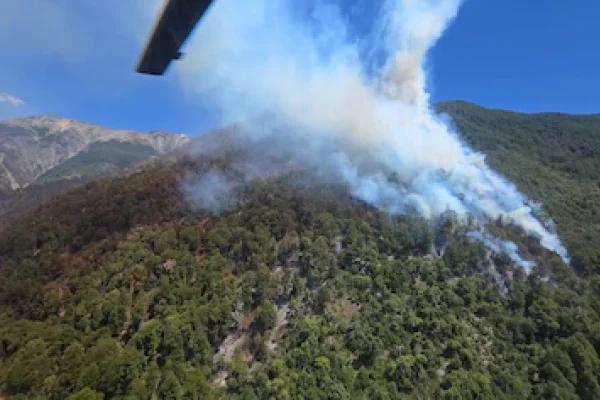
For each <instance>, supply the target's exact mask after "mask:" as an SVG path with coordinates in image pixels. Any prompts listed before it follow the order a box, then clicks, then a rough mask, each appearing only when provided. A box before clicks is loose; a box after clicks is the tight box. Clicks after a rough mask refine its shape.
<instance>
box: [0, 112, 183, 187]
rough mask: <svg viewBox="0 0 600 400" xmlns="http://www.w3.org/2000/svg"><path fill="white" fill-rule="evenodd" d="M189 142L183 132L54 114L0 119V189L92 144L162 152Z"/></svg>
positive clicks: (29, 180)
mask: <svg viewBox="0 0 600 400" xmlns="http://www.w3.org/2000/svg"><path fill="white" fill-rule="evenodd" d="M189 141H190V138H189V137H188V136H186V135H183V134H169V133H164V132H150V133H140V132H132V131H126V130H118V129H108V128H104V127H101V126H97V125H92V124H87V123H83V122H79V121H75V120H71V119H63V118H58V117H54V116H36V117H29V118H19V119H10V120H4V121H0V192H2V191H4V192H6V191H12V190H15V189H19V188H24V187H27V186H28V185H30V184H31V183H33V182H35V180H36V179H37V178H38V177H40V176H41V175H43V174H44V173H46V172H47V171H49V170H51V169H53V168H55V167H57V166H59V165H60V164H61V163H64V162H65V161H67V160H69V159H71V158H73V157H75V156H76V155H78V154H80V153H81V152H83V151H87V150H88V149H89V148H90V146H91V145H92V144H97V143H103V142H111V143H115V142H122V143H129V144H137V145H142V146H150V147H152V148H153V149H154V150H155V151H156V153H157V154H162V153H166V152H169V151H172V150H175V149H178V148H181V147H182V146H184V145H185V144H186V143H188V142H189Z"/></svg>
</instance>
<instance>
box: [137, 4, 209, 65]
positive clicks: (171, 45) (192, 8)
mask: <svg viewBox="0 0 600 400" xmlns="http://www.w3.org/2000/svg"><path fill="white" fill-rule="evenodd" d="M213 1H214V0H169V1H168V2H167V3H166V5H165V7H164V9H163V12H162V14H161V15H160V17H159V19H158V20H157V23H156V26H155V28H154V31H153V33H152V35H151V36H150V38H149V39H148V42H147V44H146V47H145V49H144V52H143V54H142V56H141V58H140V60H139V62H138V64H137V66H136V68H135V69H136V71H137V72H139V73H142V74H150V75H162V74H164V73H165V71H166V69H167V68H168V66H169V64H170V63H171V61H172V60H177V59H179V58H180V57H181V52H180V50H181V46H183V43H184V42H185V41H186V40H187V38H188V37H189V36H190V34H191V33H192V31H193V30H194V27H195V26H196V24H197V23H198V21H200V18H202V16H203V15H204V13H206V11H207V10H208V8H209V7H210V5H211V3H212V2H213Z"/></svg>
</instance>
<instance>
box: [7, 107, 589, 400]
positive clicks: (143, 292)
mask: <svg viewBox="0 0 600 400" xmlns="http://www.w3.org/2000/svg"><path fill="white" fill-rule="evenodd" d="M440 106H441V108H443V109H444V110H445V111H447V112H448V113H454V114H455V115H456V118H455V120H456V123H457V125H458V126H461V127H462V128H463V129H464V128H469V129H472V130H469V131H466V130H465V132H464V136H465V138H466V140H468V141H469V142H470V143H473V145H474V146H476V148H478V149H480V150H486V151H488V152H490V162H493V163H494V166H495V167H496V168H497V169H498V170H499V171H500V172H501V173H503V174H505V175H508V176H512V175H513V174H514V175H515V176H517V175H519V176H520V178H519V179H518V180H517V182H518V184H519V187H520V188H521V189H522V190H523V191H525V192H526V193H528V194H530V195H532V196H533V197H534V198H537V199H539V200H543V202H544V204H548V206H547V208H548V210H550V211H552V212H554V211H557V210H558V212H557V214H556V215H554V214H552V212H551V213H550V216H552V217H555V218H556V220H557V221H558V225H559V227H558V228H559V231H560V232H561V234H562V235H564V236H565V237H567V238H569V240H568V246H569V251H570V252H571V253H576V254H579V255H578V262H577V263H575V262H574V264H575V265H574V267H575V268H570V267H569V266H567V265H565V264H564V263H563V262H562V261H561V259H560V257H558V256H557V255H556V254H553V253H551V252H549V251H546V250H544V248H543V247H541V246H540V244H539V242H538V240H537V239H535V238H532V237H530V236H528V235H525V234H524V232H522V231H520V230H518V229H516V228H514V227H510V226H505V225H503V224H499V225H498V226H494V227H493V228H494V229H495V232H494V233H495V234H497V235H498V236H500V237H505V238H508V239H510V240H511V241H513V242H514V243H516V245H518V246H519V248H520V250H521V251H522V253H523V254H524V255H526V256H527V257H528V258H531V259H534V260H535V261H536V262H537V266H536V267H535V268H533V269H532V271H531V273H530V274H526V273H525V271H524V270H523V269H522V268H520V267H519V266H518V265H515V264H514V263H513V262H511V259H510V258H509V257H506V255H505V254H502V253H494V252H490V250H489V249H487V248H485V246H483V245H482V244H481V243H479V242H474V241H471V240H469V237H468V235H466V233H465V232H467V231H468V230H469V229H470V228H471V227H469V226H468V223H467V224H466V225H464V226H460V225H458V224H457V223H456V221H454V220H453V218H452V215H449V216H448V218H447V219H443V220H442V221H440V222H439V223H438V224H437V225H436V224H432V222H431V221H430V220H426V219H424V218H422V217H418V216H415V215H413V216H401V215H396V216H392V215H388V214H386V213H383V212H380V211H379V210H377V209H375V208H373V207H371V206H369V205H367V204H365V203H363V202H361V201H359V200H357V199H356V198H354V197H353V196H351V194H350V192H349V191H348V188H346V187H344V186H343V185H338V184H336V183H335V182H331V181H326V182H322V181H320V180H319V179H315V177H314V176H313V175H310V171H302V170H294V169H290V170H289V171H287V172H286V173H284V174H278V175H275V176H261V177H260V178H259V179H253V180H251V181H241V182H238V180H239V179H240V175H238V174H236V173H237V172H238V170H237V169H236V168H238V167H239V160H240V157H243V155H244V154H243V150H244V149H243V148H242V149H241V151H242V153H240V152H238V150H237V149H234V150H233V151H227V152H224V153H222V154H212V153H211V152H206V151H204V152H199V153H198V154H194V156H193V157H181V158H180V159H177V160H169V161H165V162H158V163H154V165H151V166H148V167H147V168H144V169H143V170H140V171H138V172H136V173H132V174H128V175H127V176H121V177H117V178H114V179H101V180H95V181H93V182H89V183H87V184H85V185H82V186H80V187H78V188H75V189H71V190H69V191H68V192H67V193H65V194H62V195H59V196H56V197H55V198H53V199H51V200H50V201H48V202H46V203H45V204H43V205H42V206H41V207H39V208H38V209H37V210H35V211H34V212H32V213H29V214H28V215H26V216H23V217H22V218H19V220H17V221H15V222H13V223H12V224H11V225H10V226H8V227H7V229H6V230H4V231H1V230H0V397H2V396H3V397H4V398H6V399H7V400H8V399H22V398H33V399H36V398H40V399H42V398H43V399H102V398H104V399H239V400H242V399H244V400H249V399H318V400H320V399H350V398H357V399H412V398H425V399H430V398H439V399H473V398H476V399H577V398H581V399H597V398H600V356H599V354H600V313H599V311H598V310H600V297H599V293H600V267H599V265H600V264H599V263H598V262H597V260H596V259H594V256H593V255H594V254H597V251H598V248H599V247H600V245H598V244H597V243H594V242H593V241H589V240H588V238H587V236H588V235H590V234H592V233H593V232H595V231H594V230H595V229H596V227H597V226H598V224H600V215H598V214H597V213H594V212H593V210H595V207H597V205H598V203H596V202H595V197H593V193H592V194H591V195H590V197H582V196H588V195H578V194H575V193H571V196H573V198H574V199H575V200H574V202H575V205H573V206H566V207H563V208H560V207H558V206H559V205H560V204H561V202H562V200H563V199H564V198H567V196H568V195H569V194H568V193H564V192H565V191H566V190H572V189H573V188H578V187H591V186H588V185H592V183H594V182H596V181H595V180H594V179H595V178H594V177H593V176H589V175H588V174H587V171H588V168H590V167H586V168H582V167H581V166H580V164H579V162H582V163H584V164H585V165H588V164H590V165H593V161H592V160H586V158H585V157H584V158H583V159H580V161H577V160H571V159H570V158H568V157H567V158H566V159H565V160H564V161H561V160H557V159H554V158H552V157H549V155H550V154H553V152H554V151H555V150H556V149H558V148H560V147H561V146H564V145H565V142H564V141H563V138H564V137H565V136H564V135H567V137H569V138H570V139H569V142H568V146H572V149H573V151H574V152H575V153H577V152H578V151H583V150H584V149H586V148H587V149H586V151H590V152H594V151H598V150H599V149H598V148H597V147H595V146H596V144H595V142H594V140H595V136H594V135H595V134H594V132H595V131H594V129H595V122H594V120H593V119H591V120H590V119H589V118H587V117H582V118H579V117H572V116H561V115H551V116H550V117H548V118H547V117H545V116H542V117H540V116H535V115H533V116H526V115H520V114H513V113H506V112H499V111H494V110H486V109H483V108H480V107H476V106H474V105H471V104H467V103H447V104H443V105H440ZM538 118H541V119H538ZM540 120H541V121H543V124H540V123H539V122H538V123H536V122H535V121H540ZM571 121H576V122H577V123H573V124H571ZM556 132H561V133H562V135H555V133H556ZM209 138H210V139H211V140H215V139H216V136H214V135H213V136H209ZM507 138H510V139H507ZM530 140H534V141H542V142H543V144H541V145H540V146H539V147H537V148H533V147H532V146H529V145H526V143H528V141H530ZM584 143H585V145H584ZM494 146H495V147H494ZM556 154H558V155H560V154H561V153H560V152H559V151H557V152H556ZM586 154H588V153H586ZM504 157H511V158H509V159H505V158H504ZM565 164H566V165H569V167H566V166H565ZM563 167H565V168H563ZM215 171H219V172H220V173H221V175H219V176H221V177H227V178H228V179H229V180H228V182H229V183H230V186H231V187H232V192H230V193H229V194H231V195H232V197H233V198H235V199H236V201H235V202H232V203H231V204H229V206H228V207H227V208H225V209H222V210H220V211H221V212H220V213H219V214H214V213H211V212H209V210H207V207H206V206H207V205H208V204H206V203H202V202H199V203H191V202H189V201H188V198H186V190H185V188H186V184H187V183H190V182H197V181H201V180H203V179H204V178H205V177H206V176H212V177H213V178H214V177H215V175H214V173H215ZM211 174H213V175H211ZM557 177H558V179H566V177H568V178H569V182H567V181H562V180H559V181H555V180H556V178H557ZM212 182H214V181H212ZM236 182H237V183H236ZM221 183H222V182H221ZM563 184H564V185H568V186H562V185H563ZM538 190H539V191H541V192H540V193H543V195H544V197H543V198H538V197H535V194H536V193H538V192H537V191H538ZM206 199H208V198H206ZM582 199H586V200H587V202H586V203H583V200H582ZM585 210H588V211H587V212H589V214H586V220H585V221H582V220H581V219H580V218H581V217H580V216H579V215H578V214H579V213H580V212H584V211H585ZM571 220H572V221H574V222H571V223H569V221H571ZM432 246H433V247H435V246H438V247H439V246H443V250H444V251H443V252H437V251H435V252H432V251H431V249H432ZM578 249H586V250H585V252H583V253H578V251H579V250H578Z"/></svg>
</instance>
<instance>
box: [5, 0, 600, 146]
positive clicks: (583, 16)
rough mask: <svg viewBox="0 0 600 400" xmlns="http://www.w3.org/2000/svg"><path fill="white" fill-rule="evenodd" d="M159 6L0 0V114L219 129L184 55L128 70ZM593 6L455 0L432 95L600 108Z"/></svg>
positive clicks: (538, 107) (495, 103) (590, 0)
mask: <svg viewBox="0 0 600 400" xmlns="http://www.w3.org/2000/svg"><path fill="white" fill-rule="evenodd" d="M273 1H276V0H273ZM348 1H350V0H348ZM159 9H160V1H159V0H128V1H126V2H123V1H121V0H105V1H103V2H99V1H97V0H78V1H69V2H67V1H61V0H19V1H13V0H0V118H2V119H3V118H11V117H20V116H28V115H37V114H52V115H58V116H61V117H65V118H73V119H78V120H82V121H86V122H91V123H96V124H100V125H103V126H107V127H114V128H123V129H131V130H139V131H148V130H158V131H169V132H184V133H188V134H192V135H195V134H201V133H203V132H205V131H207V130H210V129H213V128H216V127H218V126H219V124H220V116H219V111H218V109H216V108H215V107H214V106H211V104H210V103H209V102H207V101H203V99H202V98H200V97H198V96H197V95H196V94H194V93H193V92H192V91H191V90H189V88H188V87H186V84H185V82H184V81H183V80H181V79H178V70H180V69H181V68H184V64H185V62H186V61H185V58H184V59H183V60H182V61H179V62H177V63H175V64H173V65H172V67H171V68H170V70H169V71H168V73H167V75H166V76H164V77H160V78H159V77H154V76H145V75H139V74H136V73H135V72H134V66H135V64H136V61H137V59H138V57H139V53H140V51H141V49H142V46H143V44H144V42H145V40H146V36H147V35H148V34H149V33H150V30H151V28H152V25H153V23H154V18H155V17H156V15H157V13H158V11H159ZM598 15H600V2H598V1H597V0H578V1H576V2H565V1H564V0H544V1H542V0H530V1H523V0H466V1H465V3H464V4H463V6H462V7H461V9H460V11H459V14H458V17H457V18H456V19H455V21H454V22H453V23H452V25H451V26H450V27H449V29H448V30H447V31H446V32H445V34H444V36H443V37H442V38H441V39H440V40H439V42H438V43H437V45H436V46H435V48H434V49H433V50H432V52H431V53H430V57H429V60H428V69H429V76H428V82H429V90H430V92H431V94H432V100H433V101H440V100H449V99H462V100H468V101H472V102H475V103H478V104H481V105H483V106H487V107H494V108H505V109H511V110H516V111H523V112H539V111H561V112H569V113H598V112H600V96H598V93H600V76H599V75H598V71H600V41H599V40H598V38H600V24H598V23H597V16H598ZM207 18H210V13H209V14H208V15H207ZM358 22H360V21H358ZM201 39H202V38H199V37H194V38H193V39H192V40H201Z"/></svg>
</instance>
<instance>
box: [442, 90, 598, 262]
mask: <svg viewBox="0 0 600 400" xmlns="http://www.w3.org/2000/svg"><path fill="white" fill-rule="evenodd" d="M437 108H438V109H439V110H440V111H443V112H445V113H447V114H449V115H450V116H451V117H452V119H453V120H454V122H455V123H456V126H457V128H458V130H459V131H460V133H461V135H462V136H463V137H464V138H465V140H466V141H467V142H468V143H469V144H470V145H471V146H473V147H474V148H475V149H478V150H481V151H483V152H484V153H485V154H486V155H487V160H488V162H489V163H490V165H491V166H492V167H494V168H496V169H497V170H499V171H501V172H502V174H504V175H505V176H506V177H507V178H509V179H510V180H511V181H512V182H515V183H516V184H517V186H518V187H519V189H520V190H521V191H522V192H524V193H526V194H527V195H529V196H530V197H531V198H533V199H536V200H538V201H541V202H542V203H543V208H544V210H545V211H546V213H547V214H548V215H550V216H552V218H553V219H554V220H555V221H556V222H557V225H558V228H559V232H560V233H561V236H562V237H563V238H564V240H565V242H566V243H567V245H568V247H569V250H570V252H571V254H572V256H573V265H574V267H576V268H578V269H581V268H583V267H584V266H600V241H599V240H598V237H600V114H598V115H568V114H559V113H542V114H519V113H514V112H509V111H503V110H489V109H486V108H482V107H479V106H476V105H474V104H471V103H467V102H459V101H457V102H447V103H440V104H438V105H437ZM596 272H598V271H596Z"/></svg>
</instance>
